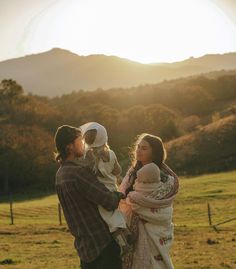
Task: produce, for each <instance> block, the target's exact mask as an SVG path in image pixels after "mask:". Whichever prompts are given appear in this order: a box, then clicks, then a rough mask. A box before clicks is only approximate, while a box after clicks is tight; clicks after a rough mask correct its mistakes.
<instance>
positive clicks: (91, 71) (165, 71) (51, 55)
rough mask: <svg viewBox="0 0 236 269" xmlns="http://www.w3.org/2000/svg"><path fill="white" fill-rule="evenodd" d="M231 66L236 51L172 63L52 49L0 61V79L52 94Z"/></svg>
mask: <svg viewBox="0 0 236 269" xmlns="http://www.w3.org/2000/svg"><path fill="white" fill-rule="evenodd" d="M232 69H236V53H227V54H223V55H219V54H216V55H205V56H203V57H200V58H193V57H192V58H190V59H187V60H185V61H182V62H176V63H160V64H141V63H137V62H133V61H129V60H127V59H122V58H119V57H115V56H105V55H90V56H79V55H77V54H74V53H72V52H70V51H67V50H63V49H59V48H55V49H52V50H50V51H47V52H43V53H39V54H34V55H29V56H25V57H21V58H17V59H11V60H7V61H3V62H0V80H2V79H8V78H11V79H13V80H16V81H17V82H18V83H19V84H21V85H22V86H23V88H24V89H25V91H26V92H31V93H33V94H37V95H43V96H49V97H53V96H58V95H62V94H66V93H70V92H72V91H77V90H80V89H84V90H95V89H97V88H103V89H108V88H112V87H131V86H136V85H140V84H147V83H158V82H161V81H163V80H170V79H175V78H179V77H186V76H191V75H196V74H200V73H206V72H213V71H217V70H218V71H220V70H232Z"/></svg>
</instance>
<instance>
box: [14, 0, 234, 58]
mask: <svg viewBox="0 0 236 269" xmlns="http://www.w3.org/2000/svg"><path fill="white" fill-rule="evenodd" d="M235 40H236V28H235V26H234V25H233V24H232V23H231V22H230V21H229V20H228V18H227V17H226V16H225V15H224V13H222V12H221V10H219V9H218V8H217V7H216V6H215V5H213V4H212V3H211V2H210V1H209V0H191V1H190V0H178V1H176V0H119V1H118V0H117V1H116V0H99V1H97V0H80V1H79V0H70V1H66V0H61V1H56V2H55V3H54V5H51V6H50V7H49V8H48V9H47V10H45V11H44V12H42V13H41V14H39V15H38V16H36V17H35V18H34V19H33V20H32V21H31V23H30V24H29V25H28V27H27V28H26V29H25V34H24V36H23V38H22V39H21V40H20V44H19V46H18V47H19V50H20V51H21V53H22V52H24V51H32V52H38V51H45V50H48V49H51V48H53V47H60V48H64V49H68V50H71V51H73V52H75V53H77V54H79V55H89V54H106V55H116V56H119V57H123V58H128V59H131V60H134V61H139V62H143V63H150V62H173V61H178V60H183V59H186V58H189V57H190V56H195V57H199V56H201V55H204V54H207V53H223V52H225V51H233V50H235V49H236V47H235V46H236V45H235Z"/></svg>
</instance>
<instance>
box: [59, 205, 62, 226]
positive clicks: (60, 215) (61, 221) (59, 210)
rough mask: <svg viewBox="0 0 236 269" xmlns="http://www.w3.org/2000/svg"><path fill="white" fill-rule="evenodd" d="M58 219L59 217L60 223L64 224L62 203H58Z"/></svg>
mask: <svg viewBox="0 0 236 269" xmlns="http://www.w3.org/2000/svg"><path fill="white" fill-rule="evenodd" d="M58 219H59V225H60V226H61V225H62V219H61V205H60V203H58Z"/></svg>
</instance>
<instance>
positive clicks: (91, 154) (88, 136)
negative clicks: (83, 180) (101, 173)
mask: <svg viewBox="0 0 236 269" xmlns="http://www.w3.org/2000/svg"><path fill="white" fill-rule="evenodd" d="M96 135H97V130H95V129H92V130H88V131H87V132H86V133H85V134H84V141H85V143H86V144H87V145H88V147H89V151H88V154H86V155H87V159H89V161H90V164H91V166H92V169H93V170H94V171H95V172H98V163H99V161H100V159H102V160H103V161H109V155H108V150H109V146H108V144H107V143H106V144H104V145H102V146H100V147H90V145H92V144H93V143H94V140H95V138H96Z"/></svg>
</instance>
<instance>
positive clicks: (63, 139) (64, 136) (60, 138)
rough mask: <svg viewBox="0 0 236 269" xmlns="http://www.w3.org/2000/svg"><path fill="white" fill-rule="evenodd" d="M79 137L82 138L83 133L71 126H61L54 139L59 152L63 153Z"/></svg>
mask: <svg viewBox="0 0 236 269" xmlns="http://www.w3.org/2000/svg"><path fill="white" fill-rule="evenodd" d="M79 136H81V131H80V130H79V129H78V128H75V127H73V126H69V125H62V126H60V127H59V128H58V129H57V131H56V134H55V137H54V140H55V144H56V148H57V150H58V151H62V150H63V149H64V148H65V147H66V146H67V145H69V144H71V143H73V142H74V141H75V139H76V138H77V137H79Z"/></svg>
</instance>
